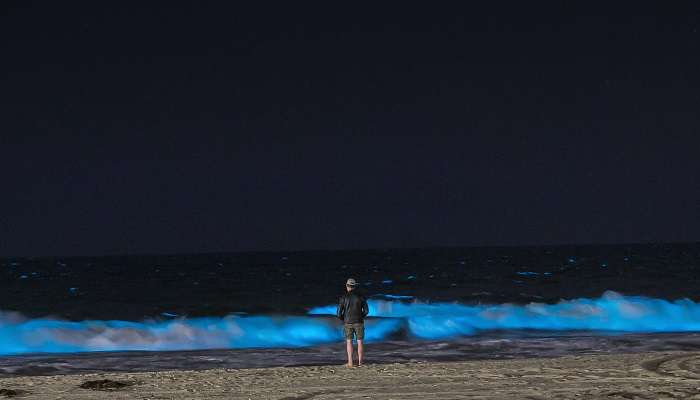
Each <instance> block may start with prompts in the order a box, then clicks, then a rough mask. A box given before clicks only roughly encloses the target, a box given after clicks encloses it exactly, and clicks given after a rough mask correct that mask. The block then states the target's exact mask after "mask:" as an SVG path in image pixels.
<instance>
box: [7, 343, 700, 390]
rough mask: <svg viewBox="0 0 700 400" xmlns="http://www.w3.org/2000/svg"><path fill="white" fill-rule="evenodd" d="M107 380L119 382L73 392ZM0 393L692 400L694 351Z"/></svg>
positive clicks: (76, 381) (17, 386)
mask: <svg viewBox="0 0 700 400" xmlns="http://www.w3.org/2000/svg"><path fill="white" fill-rule="evenodd" d="M105 379H107V380H110V381H116V382H120V383H125V384H126V386H123V387H120V388H116V389H109V388H106V389H104V390H96V389H94V388H92V389H91V388H81V387H80V386H81V385H84V384H85V383H86V382H91V381H101V380H105ZM109 384H110V382H109V381H107V382H98V383H96V384H92V386H100V385H102V386H104V385H106V386H109ZM87 386H91V384H90V383H88V385H87ZM118 386H119V385H118ZM3 395H5V396H13V395H15V396H16V398H22V399H286V400H302V399H700V352H650V353H637V354H606V355H593V356H590V355H587V356H565V357H558V358H530V359H517V360H481V361H463V362H416V363H395V364H374V365H372V364H370V365H366V366H363V367H361V368H352V369H348V368H345V367H344V366H342V365H337V366H306V367H276V368H250V369H211V370H202V371H159V372H140V373H102V374H83V375H80V374H77V375H53V376H31V377H29V376H23V377H8V378H1V379H0V398H2V396H3Z"/></svg>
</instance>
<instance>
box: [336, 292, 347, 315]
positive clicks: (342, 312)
mask: <svg viewBox="0 0 700 400" xmlns="http://www.w3.org/2000/svg"><path fill="white" fill-rule="evenodd" d="M344 300H345V296H340V301H338V309H337V310H336V311H335V316H336V317H338V319H343V318H345V301H344Z"/></svg>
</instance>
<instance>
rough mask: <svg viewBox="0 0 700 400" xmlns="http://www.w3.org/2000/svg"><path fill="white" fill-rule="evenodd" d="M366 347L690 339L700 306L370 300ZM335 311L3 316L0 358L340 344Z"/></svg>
mask: <svg viewBox="0 0 700 400" xmlns="http://www.w3.org/2000/svg"><path fill="white" fill-rule="evenodd" d="M369 307H370V316H371V317H372V318H370V319H368V321H367V337H366V340H368V341H375V342H376V341H382V340H387V339H389V338H391V337H393V336H397V335H400V336H401V337H403V338H408V339H411V338H413V339H416V340H422V339H441V340H445V339H449V338H455V337H461V336H469V335H474V334H477V333H485V332H486V333H487V332H488V331H489V330H523V329H528V330H543V331H553V330H557V331H579V330H589V331H599V332H609V331H616V332H645V333H646V332H689V331H700V304H698V303H695V302H693V301H691V300H677V301H667V300H661V299H654V298H647V297H630V296H622V295H619V294H617V293H614V292H607V293H605V294H604V295H603V296H601V297H599V298H595V299H585V298H582V299H575V300H564V301H560V302H559V303H557V304H544V303H530V304H527V305H516V304H495V305H464V304H458V303H428V302H420V301H416V300H413V301H410V302H409V301H386V300H370V301H369ZM334 313H335V305H329V306H323V307H317V308H313V309H311V310H310V311H309V313H308V314H309V315H306V316H239V315H231V316H227V317H212V318H179V319H172V320H151V321H143V322H130V321H82V322H70V321H62V320H57V319H49V318H44V319H25V318H22V317H21V316H20V315H18V314H14V313H1V314H0V354H5V355H7V354H24V353H37V352H49V353H55V352H88V351H117V350H150V351H163V350H194V349H217V348H219V349H225V348H231V349H240V348H272V347H299V346H311V345H317V344H323V343H333V342H339V341H341V340H342V336H341V327H340V322H339V321H337V320H336V319H335V317H334V316H333V315H334Z"/></svg>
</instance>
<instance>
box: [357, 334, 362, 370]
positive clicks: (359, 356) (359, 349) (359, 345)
mask: <svg viewBox="0 0 700 400" xmlns="http://www.w3.org/2000/svg"><path fill="white" fill-rule="evenodd" d="M362 350H363V349H362V339H357V364H358V365H362Z"/></svg>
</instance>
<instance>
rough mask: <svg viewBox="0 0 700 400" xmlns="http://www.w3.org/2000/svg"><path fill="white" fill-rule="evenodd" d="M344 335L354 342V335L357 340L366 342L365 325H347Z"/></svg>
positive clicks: (344, 328) (344, 327)
mask: <svg viewBox="0 0 700 400" xmlns="http://www.w3.org/2000/svg"><path fill="white" fill-rule="evenodd" d="M343 334H344V335H345V339H346V340H352V337H353V334H354V335H355V338H357V340H364V338H365V324H345V325H343Z"/></svg>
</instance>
